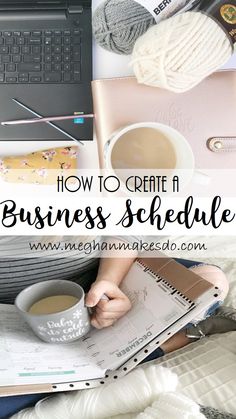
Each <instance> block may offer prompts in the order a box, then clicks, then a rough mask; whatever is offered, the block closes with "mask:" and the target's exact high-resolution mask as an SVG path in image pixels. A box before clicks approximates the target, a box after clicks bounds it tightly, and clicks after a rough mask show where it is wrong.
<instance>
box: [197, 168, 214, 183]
mask: <svg viewBox="0 0 236 419" xmlns="http://www.w3.org/2000/svg"><path fill="white" fill-rule="evenodd" d="M193 182H194V183H195V184H197V185H202V186H208V185H210V183H211V177H210V176H209V175H207V174H206V173H204V172H201V171H200V170H195V171H194V173H193Z"/></svg>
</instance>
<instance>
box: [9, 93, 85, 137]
mask: <svg viewBox="0 0 236 419" xmlns="http://www.w3.org/2000/svg"><path fill="white" fill-rule="evenodd" d="M12 100H13V102H15V103H17V104H18V105H19V106H21V107H22V108H24V109H26V110H27V111H29V112H31V113H32V114H33V115H35V116H37V117H38V118H43V116H42V115H40V114H39V113H38V112H35V111H34V110H33V109H31V108H29V107H28V106H27V105H25V104H24V103H22V102H20V101H19V100H18V99H15V98H12ZM75 117H76V115H75ZM46 124H48V125H50V126H51V127H53V128H55V129H56V130H57V131H60V132H61V133H62V134H64V135H66V136H67V137H68V138H70V139H71V140H73V141H76V142H79V143H80V144H82V145H84V143H83V142H82V141H80V140H78V139H77V138H75V137H74V136H73V135H71V134H69V132H67V131H65V130H64V129H62V128H60V127H58V126H57V125H55V124H54V123H53V122H51V121H47V122H46Z"/></svg>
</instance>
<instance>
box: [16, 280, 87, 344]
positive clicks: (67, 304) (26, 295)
mask: <svg viewBox="0 0 236 419" xmlns="http://www.w3.org/2000/svg"><path fill="white" fill-rule="evenodd" d="M15 306H16V308H17V310H18V311H19V313H20V315H21V316H22V317H23V318H24V320H25V321H26V322H27V323H28V325H29V326H30V327H31V329H32V330H33V332H34V333H35V334H36V335H37V336H38V337H39V338H40V339H42V340H43V341H45V342H50V343H69V342H73V341H74V340H77V339H80V338H81V337H83V336H84V335H86V334H87V333H88V331H89V330H90V315H89V311H88V309H87V307H86V306H85V294H84V290H83V288H82V287H81V286H80V285H78V284H76V283H75V282H71V281H66V280H50V281H44V282H39V283H37V284H34V285H30V286H29V287H27V288H25V289H24V290H23V291H21V292H20V294H18V296H17V297H16V300H15Z"/></svg>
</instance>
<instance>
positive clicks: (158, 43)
mask: <svg viewBox="0 0 236 419" xmlns="http://www.w3.org/2000/svg"><path fill="white" fill-rule="evenodd" d="M232 54H233V49H232V44H231V41H230V39H229V38H228V37H227V35H226V33H225V31H224V30H223V29H222V28H221V27H220V25H219V24H217V23H216V22H215V21H214V20H213V19H212V18H210V17H209V16H207V15H205V14H204V13H201V12H194V11H191V12H186V13H183V14H179V15H175V16H173V17H171V18H170V19H167V20H165V21H162V22H160V23H159V24H158V25H155V26H153V27H152V28H150V29H149V30H148V31H147V32H146V33H145V34H144V35H142V36H141V37H140V38H139V39H138V40H137V41H136V43H135V46H134V50H133V54H132V60H131V65H132V66H133V69H134V73H135V75H136V77H137V80H138V82H139V83H143V84H146V85H148V86H155V87H161V88H164V89H167V90H170V91H172V92H176V93H182V92H185V91H187V90H189V89H191V88H193V87H194V86H196V85H197V84H198V83H200V82H201V81H202V80H203V79H204V78H205V77H207V76H209V75H210V74H211V73H213V72H214V71H216V70H218V69H219V68H221V67H222V66H223V65H224V64H225V63H226V62H227V61H228V60H229V58H230V57H231V55H232Z"/></svg>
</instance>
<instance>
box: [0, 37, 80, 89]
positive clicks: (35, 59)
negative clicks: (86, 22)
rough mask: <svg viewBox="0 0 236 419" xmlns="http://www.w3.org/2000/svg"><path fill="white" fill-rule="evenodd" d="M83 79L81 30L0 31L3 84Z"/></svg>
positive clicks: (73, 81)
mask: <svg viewBox="0 0 236 419" xmlns="http://www.w3.org/2000/svg"><path fill="white" fill-rule="evenodd" d="M80 78H81V33H80V29H75V30H62V31H60V30H34V31H15V30H14V31H3V32H0V83H78V82H80Z"/></svg>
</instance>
